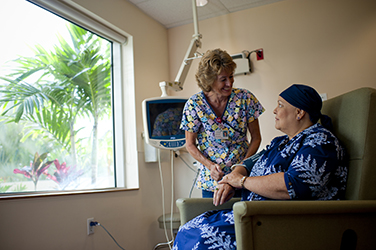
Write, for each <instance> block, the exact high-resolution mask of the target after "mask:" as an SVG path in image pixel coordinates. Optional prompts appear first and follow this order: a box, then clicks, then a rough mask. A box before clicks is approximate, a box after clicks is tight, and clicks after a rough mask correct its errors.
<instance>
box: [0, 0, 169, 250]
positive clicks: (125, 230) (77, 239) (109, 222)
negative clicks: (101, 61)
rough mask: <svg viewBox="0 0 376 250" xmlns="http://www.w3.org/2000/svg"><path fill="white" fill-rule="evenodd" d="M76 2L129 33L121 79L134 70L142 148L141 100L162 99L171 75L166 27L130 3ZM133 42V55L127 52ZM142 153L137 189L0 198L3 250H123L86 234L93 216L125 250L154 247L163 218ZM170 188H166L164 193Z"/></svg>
mask: <svg viewBox="0 0 376 250" xmlns="http://www.w3.org/2000/svg"><path fill="white" fill-rule="evenodd" d="M74 2H76V3H78V4H80V5H82V6H83V7H85V8H87V9H88V10H89V11H91V12H93V13H95V14H96V15H98V16H99V17H101V18H103V19H105V20H107V21H108V22H110V23H112V24H113V25H115V26H117V27H118V28H120V29H122V30H124V31H125V32H127V33H128V34H129V38H130V40H129V42H130V44H127V45H125V49H124V51H123V52H124V56H125V57H126V60H125V62H126V66H125V67H124V71H123V77H124V78H129V76H130V75H131V76H133V73H132V71H133V70H134V72H135V74H134V82H135V93H136V100H135V106H136V111H135V112H136V121H135V123H136V124H137V125H136V126H137V138H138V140H139V143H138V144H140V143H142V140H141V132H142V122H141V121H142V119H141V102H142V100H143V99H145V98H147V97H151V96H155V95H156V93H158V94H157V95H159V93H160V90H159V86H158V82H159V81H161V80H163V79H167V78H168V74H169V68H168V45H167V29H166V28H165V27H163V26H162V25H161V24H159V23H158V22H156V21H155V20H153V19H152V18H150V17H148V16H147V15H146V14H144V13H143V12H141V11H140V10H139V9H137V8H136V7H135V6H134V5H133V4H131V3H130V2H128V1H124V0H106V1H103V0H74ZM132 44H133V49H134V51H133V53H132V51H131V52H129V50H128V49H127V48H128V47H127V46H132ZM130 50H132V49H130ZM124 87H125V86H124ZM124 91H125V90H124ZM123 94H124V96H126V95H125V93H123ZM127 108H128V109H129V107H124V110H126V109H127ZM130 119H131V117H125V118H124V120H127V121H129V120H130ZM131 121H133V122H134V119H132V120H131ZM134 144H136V143H134ZM135 146H136V145H135ZM141 149H142V147H141ZM141 149H140V150H137V152H139V160H138V163H139V164H138V166H133V167H134V168H135V170H136V171H138V176H139V185H140V187H139V189H134V190H128V191H117V192H105V193H91V194H78V195H57V196H53V197H43V196H42V197H32V198H15V199H8V200H0V222H1V223H0V242H1V246H0V248H1V249H7V250H12V249H75V250H81V249H82V250H84V249H87V250H88V249H109V250H110V249H119V248H118V246H117V245H116V244H115V242H114V241H113V240H112V239H111V238H110V236H109V235H107V233H106V232H105V231H104V230H103V229H102V228H101V227H96V228H95V233H94V234H93V235H90V236H87V233H86V219H87V218H91V217H94V219H95V220H97V221H99V222H100V223H101V224H102V225H103V226H105V227H106V229H107V230H108V231H109V232H110V233H111V234H112V235H113V236H114V237H115V239H116V240H117V242H118V243H119V244H120V245H121V246H122V247H124V248H125V249H153V247H154V245H155V244H157V243H159V242H165V241H166V239H165V235H164V232H163V230H162V229H160V228H159V225H158V221H157V218H158V217H159V216H160V215H161V214H162V206H161V185H160V179H159V173H158V166H157V165H156V164H145V162H144V160H143V152H142V151H141ZM162 168H163V170H165V169H166V168H167V169H168V168H169V166H168V165H166V164H165V163H163V166H162ZM165 172H166V173H165V178H166V179H170V176H169V171H165ZM135 178H137V176H136V177H135ZM170 190H171V189H170V188H169V187H168V185H166V193H167V192H170ZM166 196H167V198H166V199H167V200H166V203H169V202H170V196H169V195H166ZM167 207H169V206H168V204H167Z"/></svg>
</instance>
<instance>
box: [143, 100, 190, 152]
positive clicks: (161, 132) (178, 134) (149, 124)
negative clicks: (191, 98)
mask: <svg viewBox="0 0 376 250" xmlns="http://www.w3.org/2000/svg"><path fill="white" fill-rule="evenodd" d="M186 101H187V98H182V97H173V96H167V97H155V98H149V99H145V100H144V101H143V102H142V114H143V123H144V136H145V141H146V143H148V144H149V145H151V146H153V147H156V148H162V149H171V150H177V149H180V148H182V147H184V145H185V131H184V130H181V129H180V123H181V117H182V113H183V108H184V105H185V103H186Z"/></svg>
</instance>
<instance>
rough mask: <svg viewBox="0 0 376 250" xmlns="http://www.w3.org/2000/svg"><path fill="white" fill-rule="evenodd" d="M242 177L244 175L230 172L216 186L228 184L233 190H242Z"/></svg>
mask: <svg viewBox="0 0 376 250" xmlns="http://www.w3.org/2000/svg"><path fill="white" fill-rule="evenodd" d="M243 177H244V175H242V174H240V173H238V172H235V171H232V172H231V173H229V174H228V175H226V176H225V177H223V179H222V180H221V181H220V182H218V184H228V185H230V186H232V187H234V188H243V187H242V185H241V180H242V178H243Z"/></svg>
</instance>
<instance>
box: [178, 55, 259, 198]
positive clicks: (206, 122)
mask: <svg viewBox="0 0 376 250" xmlns="http://www.w3.org/2000/svg"><path fill="white" fill-rule="evenodd" d="M235 68H236V64H235V62H234V61H233V59H232V57H231V56H230V55H229V54H228V53H227V52H226V51H224V50H221V49H215V50H209V51H207V52H206V53H205V54H204V55H203V57H202V58H201V61H200V63H199V66H198V70H197V73H196V80H197V84H198V86H199V87H200V89H201V90H202V91H201V92H199V93H197V94H194V95H193V96H191V97H190V98H189V100H188V101H187V103H186V105H185V107H184V110H183V117H182V123H181V126H180V128H181V129H183V130H185V136H186V148H187V150H188V152H189V153H190V154H191V155H192V157H194V158H195V159H196V160H197V161H198V162H199V163H200V164H199V167H200V174H199V177H198V179H197V182H196V187H197V188H199V189H202V196H203V197H213V194H214V193H213V192H214V190H215V189H216V187H217V185H218V181H220V180H221V179H222V178H223V176H225V175H226V174H228V173H230V172H231V170H230V167H231V166H232V165H234V164H236V163H240V162H241V161H242V160H244V159H245V158H248V157H250V156H251V155H253V154H254V153H256V152H257V150H258V148H259V145H260V142H261V134H260V128H259V122H258V117H259V116H260V115H261V114H262V113H263V112H264V108H263V106H262V105H261V104H260V102H259V101H258V100H257V98H256V97H255V96H254V95H253V94H252V93H251V92H250V91H248V90H245V89H240V88H233V83H234V71H235ZM247 131H249V132H250V135H251V138H250V142H249V139H248V138H247ZM226 188H227V189H228V192H231V193H235V189H234V188H232V187H231V186H230V185H228V186H227V187H226ZM236 196H240V195H239V193H238V194H237V195H236Z"/></svg>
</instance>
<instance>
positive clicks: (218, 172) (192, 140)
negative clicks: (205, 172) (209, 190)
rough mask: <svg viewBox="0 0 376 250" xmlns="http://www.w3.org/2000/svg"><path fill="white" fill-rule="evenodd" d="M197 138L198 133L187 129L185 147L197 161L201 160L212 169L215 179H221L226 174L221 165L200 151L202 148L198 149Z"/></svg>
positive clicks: (211, 173) (211, 172)
mask: <svg viewBox="0 0 376 250" xmlns="http://www.w3.org/2000/svg"><path fill="white" fill-rule="evenodd" d="M196 139H197V133H193V132H189V131H185V140H186V143H185V147H186V149H187V151H188V153H189V154H190V155H191V156H192V157H193V158H195V159H196V160H197V161H199V162H200V163H201V164H202V165H204V166H205V167H207V168H208V169H209V170H210V175H211V177H212V178H213V179H214V180H216V181H219V180H220V179H222V177H223V176H224V173H223V171H222V169H221V167H220V166H219V165H218V164H215V163H214V162H212V161H210V160H209V159H207V158H206V157H205V156H204V155H203V154H202V153H201V152H200V150H198V148H197V144H196Z"/></svg>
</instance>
